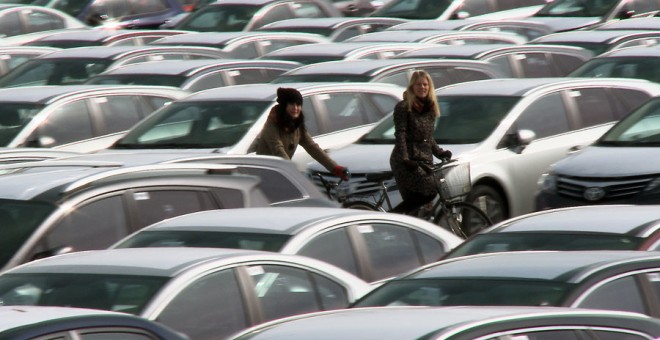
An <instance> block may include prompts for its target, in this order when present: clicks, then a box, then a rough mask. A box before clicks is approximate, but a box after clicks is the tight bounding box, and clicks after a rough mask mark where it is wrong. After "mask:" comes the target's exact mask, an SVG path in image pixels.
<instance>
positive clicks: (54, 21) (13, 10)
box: [0, 4, 88, 38]
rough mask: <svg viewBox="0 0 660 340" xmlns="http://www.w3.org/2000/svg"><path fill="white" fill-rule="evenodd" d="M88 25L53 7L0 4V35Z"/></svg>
mask: <svg viewBox="0 0 660 340" xmlns="http://www.w3.org/2000/svg"><path fill="white" fill-rule="evenodd" d="M86 27H88V26H87V25H85V24H84V23H83V22H82V21H80V20H78V19H76V18H74V17H72V16H70V15H69V14H67V13H64V12H62V11H60V10H57V9H53V8H45V7H42V6H31V5H20V4H0V36H2V37H3V38H4V37H12V36H15V35H21V34H26V33H33V32H42V31H49V30H55V29H77V28H86Z"/></svg>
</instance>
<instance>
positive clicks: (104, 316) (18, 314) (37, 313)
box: [0, 305, 136, 332]
mask: <svg viewBox="0 0 660 340" xmlns="http://www.w3.org/2000/svg"><path fill="white" fill-rule="evenodd" d="M69 318H78V320H83V319H90V320H98V321H101V320H107V321H108V322H111V320H115V322H119V321H120V320H122V319H127V320H134V319H135V318H136V317H135V316H132V315H129V314H126V313H120V312H112V311H107V310H100V309H87V308H76V307H59V306H58V307H55V306H27V305H26V306H0V332H1V331H6V330H10V329H15V328H19V327H23V326H29V325H34V324H36V323H46V324H47V323H49V321H55V320H60V321H63V320H65V319H69ZM120 324H124V325H131V324H135V323H134V322H133V323H130V322H126V323H120ZM82 326H85V323H83V324H82Z"/></svg>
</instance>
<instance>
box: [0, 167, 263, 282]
mask: <svg viewBox="0 0 660 340" xmlns="http://www.w3.org/2000/svg"><path fill="white" fill-rule="evenodd" d="M259 183H260V178H259V177H257V176H252V175H244V174H241V173H239V172H237V171H236V167H235V166H229V165H221V164H204V163H195V164H192V163H186V164H155V165H144V166H134V167H122V166H121V164H119V165H118V164H114V163H111V162H105V164H103V163H100V162H95V163H93V164H84V163H82V164H81V163H80V162H77V163H73V164H66V163H57V165H56V166H53V164H49V163H47V162H46V161H45V162H23V163H19V164H15V165H7V166H5V168H3V174H2V175H0V187H1V188H2V190H0V214H2V217H1V219H2V221H3V224H2V228H3V230H4V231H5V232H4V235H5V236H4V237H3V238H2V239H0V242H2V247H1V248H0V249H1V250H2V252H1V253H0V268H1V269H2V270H4V269H8V268H11V267H14V266H16V265H19V264H21V263H25V262H29V261H32V260H35V259H39V258H43V257H48V256H52V255H57V254H61V253H66V252H71V251H79V250H88V249H103V248H106V247H108V246H110V245H111V244H113V243H114V242H116V241H118V240H119V239H120V238H122V237H124V236H126V235H128V234H129V233H131V232H133V231H135V230H138V229H140V228H142V227H145V226H147V225H149V224H152V223H155V222H157V221H160V220H163V219H165V218H168V217H173V216H177V215H181V214H185V213H190V212H195V211H201V210H208V209H226V208H238V207H245V206H268V205H270V204H271V203H273V202H272V201H270V200H269V199H268V197H267V196H266V195H265V194H264V192H263V190H261V188H260V187H259Z"/></svg>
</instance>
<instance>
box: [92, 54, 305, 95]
mask: <svg viewBox="0 0 660 340" xmlns="http://www.w3.org/2000/svg"><path fill="white" fill-rule="evenodd" d="M300 66H302V65H301V64H299V63H296V62H293V61H283V60H246V59H220V60H213V59H208V60H176V61H175V60H164V61H148V62H144V63H135V64H129V65H124V66H121V67H117V68H115V69H112V70H108V71H105V72H102V73H99V74H97V75H95V76H93V77H91V78H89V80H87V81H86V82H85V84H102V85H110V84H114V85H117V84H124V85H160V86H172V87H178V88H180V89H182V90H185V91H188V92H199V91H202V90H208V89H211V88H216V87H223V86H231V85H244V84H257V83H268V82H270V81H272V80H273V79H275V78H276V77H277V76H279V75H280V74H282V73H284V72H286V71H289V70H292V69H294V68H297V67H300Z"/></svg>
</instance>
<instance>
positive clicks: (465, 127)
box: [308, 78, 660, 232]
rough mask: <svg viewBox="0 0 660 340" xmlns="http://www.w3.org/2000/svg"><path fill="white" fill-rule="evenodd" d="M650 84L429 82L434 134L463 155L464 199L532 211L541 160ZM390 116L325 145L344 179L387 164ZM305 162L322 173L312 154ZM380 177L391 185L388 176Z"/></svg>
mask: <svg viewBox="0 0 660 340" xmlns="http://www.w3.org/2000/svg"><path fill="white" fill-rule="evenodd" d="M658 86H660V85H658V84H655V83H652V82H649V81H645V80H638V79H623V78H602V79H593V78H591V79H590V78H526V79H490V80H478V81H472V82H466V83H458V84H454V85H449V86H446V87H442V88H439V89H437V90H436V96H437V97H438V102H439V105H440V112H443V114H442V115H440V118H439V120H438V123H437V124H436V130H435V134H436V142H437V143H438V144H439V145H440V146H441V147H442V148H444V149H448V150H451V151H452V153H453V154H454V157H455V158H458V159H459V160H462V161H466V162H469V163H470V176H471V179H472V190H471V191H470V194H469V195H468V196H467V200H468V201H469V202H470V203H473V204H475V205H477V206H478V207H480V208H481V209H482V210H484V211H485V212H487V214H488V215H489V217H490V218H491V220H492V221H493V222H498V221H502V220H504V219H507V218H510V217H514V216H518V215H521V214H525V213H528V212H532V211H533V208H534V194H535V191H536V189H535V188H536V182H537V180H538V178H539V176H540V175H541V174H542V173H543V172H545V171H546V170H547V168H548V166H549V165H550V164H552V163H554V162H556V161H558V160H559V159H561V158H562V157H564V156H565V155H566V154H567V153H568V152H569V151H570V150H573V149H574V148H577V147H581V146H584V145H587V144H590V143H592V142H593V141H595V140H596V139H598V137H600V136H601V135H602V134H603V133H604V132H605V131H607V129H609V128H610V127H611V126H612V125H614V123H615V122H616V121H617V120H619V119H621V118H623V117H625V116H626V115H628V114H629V113H630V112H632V111H633V110H634V109H635V108H636V107H638V106H639V105H641V104H643V103H644V102H645V101H647V100H648V99H649V98H651V97H654V96H657V95H656V94H655V93H657V91H658V90H659V89H660V88H659V87H658ZM391 117H392V116H391V115H390V116H388V117H387V118H384V119H383V120H382V121H381V122H379V124H378V125H376V126H375V127H374V128H373V129H371V130H370V131H369V132H368V133H367V134H365V135H364V136H362V137H361V138H360V139H359V140H358V141H357V142H355V143H352V144H351V145H349V146H346V147H343V148H341V149H339V150H335V151H332V152H330V156H331V157H332V158H333V159H334V160H336V161H337V162H338V163H339V164H342V165H344V166H347V167H348V168H349V169H351V179H350V182H349V183H355V185H364V184H367V186H366V187H368V182H367V180H366V175H367V174H369V173H374V172H381V171H386V170H389V169H390V165H389V157H390V153H391V150H392V148H393V145H394V122H393V121H392V118H391ZM308 170H309V171H317V172H322V173H324V174H327V171H326V170H324V169H322V168H321V167H320V166H319V164H318V163H317V162H313V163H310V165H309V167H308ZM327 176H328V178H331V179H334V180H335V181H336V180H337V178H336V177H333V176H332V175H331V174H327ZM388 185H390V186H392V187H393V188H392V190H395V187H394V185H395V183H393V182H391V183H388ZM374 189H375V188H374ZM474 231H475V230H473V231H472V232H474Z"/></svg>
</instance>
